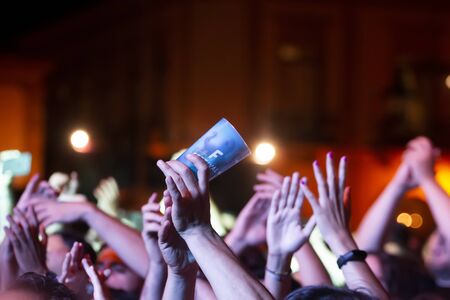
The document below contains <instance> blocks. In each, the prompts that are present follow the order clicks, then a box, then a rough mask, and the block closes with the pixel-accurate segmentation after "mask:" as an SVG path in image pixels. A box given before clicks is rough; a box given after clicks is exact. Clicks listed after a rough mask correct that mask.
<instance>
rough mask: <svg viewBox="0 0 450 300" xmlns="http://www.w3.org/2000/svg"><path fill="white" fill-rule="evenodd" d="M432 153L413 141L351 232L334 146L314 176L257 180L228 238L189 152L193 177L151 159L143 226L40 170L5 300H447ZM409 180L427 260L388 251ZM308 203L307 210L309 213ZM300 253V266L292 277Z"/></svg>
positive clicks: (442, 220) (10, 243)
mask: <svg viewBox="0 0 450 300" xmlns="http://www.w3.org/2000/svg"><path fill="white" fill-rule="evenodd" d="M439 155H440V151H439V149H437V148H435V147H434V146H433V144H432V143H431V141H430V140H429V139H427V138H425V137H418V138H416V139H414V140H412V141H410V142H409V143H408V145H407V146H406V148H405V150H404V154H403V159H402V162H401V164H400V166H399V167H398V170H397V172H396V174H395V176H394V177H393V178H392V179H391V180H390V182H389V184H388V185H387V186H386V188H385V189H384V191H383V192H382V193H381V195H380V196H379V197H378V199H377V200H376V201H375V202H374V204H373V205H372V207H370V208H369V210H368V212H367V214H366V216H365V217H364V219H363V221H362V222H361V224H360V225H359V227H358V228H357V230H356V231H355V232H353V233H351V232H350V230H349V225H348V224H349V216H350V210H351V187H350V186H348V185H347V183H346V176H347V174H346V172H347V164H348V161H349V160H350V159H351V158H347V157H345V156H344V157H341V158H339V159H337V158H335V157H333V153H332V152H329V153H328V154H327V155H326V158H325V160H324V161H320V162H319V161H314V162H312V168H313V172H314V178H306V177H302V176H301V175H300V173H299V172H294V173H293V174H291V175H288V176H282V175H280V174H278V173H276V172H274V171H272V170H266V171H265V172H264V173H261V174H258V175H257V178H256V183H255V186H254V190H255V193H254V195H253V197H252V198H251V199H250V200H249V201H248V202H247V204H246V205H245V207H244V208H243V210H242V211H241V213H240V214H239V216H238V217H237V220H236V223H235V225H234V227H233V228H232V230H231V231H230V232H229V233H228V234H226V235H225V236H219V234H217V233H216V231H215V230H214V229H213V227H212V225H211V215H210V195H209V176H208V171H209V170H208V165H207V164H206V163H205V161H204V160H203V159H202V158H201V157H200V156H197V155H189V156H188V160H189V161H190V162H192V163H193V164H194V166H195V167H196V169H197V173H196V174H194V173H193V172H192V171H191V169H190V168H188V167H187V166H186V165H184V164H183V163H181V162H179V161H176V160H171V161H162V160H160V161H158V162H157V167H158V168H159V169H160V170H161V172H162V173H163V174H164V176H165V186H166V189H165V190H164V192H163V194H162V195H158V194H156V193H154V194H152V195H151V196H150V197H149V199H148V202H147V203H146V204H145V205H144V206H143V207H142V210H141V212H142V231H141V232H140V231H138V230H136V229H135V228H133V227H131V226H129V224H126V223H125V222H123V221H122V220H121V218H120V216H119V215H117V214H113V213H110V211H108V201H106V204H105V202H102V203H99V205H96V204H94V203H92V202H89V201H86V197H83V195H80V194H76V193H75V190H76V188H77V187H76V185H75V186H74V185H72V184H70V182H72V180H70V179H71V178H70V177H71V176H67V177H69V180H62V181H61V180H58V178H60V177H57V178H50V179H49V180H48V181H46V180H42V179H40V178H39V176H37V175H35V176H33V177H32V178H31V180H30V181H29V183H28V184H27V186H26V189H25V191H24V192H23V194H22V195H21V196H20V199H19V200H18V201H17V204H16V205H15V208H14V210H13V213H12V214H11V215H9V216H8V217H7V220H8V223H9V225H8V226H6V227H5V228H4V229H3V230H4V233H5V238H4V239H3V241H1V245H0V289H1V293H0V300H3V299H18V300H21V299H32V300H33V299H36V300H41V299H54V300H57V299H83V300H84V299H95V300H106V299H111V300H112V299H151V300H157V299H158V300H159V299H164V300H169V299H206V300H209V299H219V300H230V299H236V300H240V299H288V300H294V299H450V242H449V241H450V226H449V224H450V223H449V222H450V221H449V220H450V197H449V196H448V195H447V194H446V192H445V191H444V189H443V188H442V187H441V186H440V185H439V183H438V182H437V181H436V179H435V173H434V165H435V161H436V160H437V159H438V158H439ZM300 171H301V170H300ZM416 187H420V188H421V189H422V190H423V192H424V194H425V195H426V199H427V203H428V205H429V208H430V211H431V213H432V216H433V218H434V221H435V222H436V225H437V226H436V230H435V232H434V233H433V234H432V235H431V236H430V237H429V239H428V241H427V243H426V245H425V246H424V250H423V252H422V254H423V255H422V257H419V256H416V257H412V258H411V257H407V258H405V257H401V256H395V255H392V254H389V253H386V251H385V247H384V244H385V241H386V236H387V235H388V234H389V233H390V232H391V231H392V226H393V216H394V213H395V211H396V207H397V206H398V204H399V202H400V200H401V199H402V198H403V196H404V194H405V193H406V192H407V191H408V190H410V189H412V188H416ZM114 188H115V187H114V182H111V180H107V181H105V182H103V184H102V185H101V186H100V187H99V188H98V189H97V190H96V191H95V193H97V194H104V195H106V196H105V197H106V198H108V193H110V190H111V189H112V190H114ZM305 203H309V205H310V206H311V208H312V211H313V214H312V216H311V217H310V218H309V219H308V220H303V219H302V215H303V214H302V213H301V212H302V208H303V207H304V206H305ZM100 204H101V205H100ZM112 211H113V210H112ZM55 224H57V225H58V227H57V228H56V229H53V230H51V228H54V226H56V225H55ZM313 230H318V231H320V235H321V237H322V239H323V241H324V242H325V244H326V245H327V247H328V249H329V250H330V251H331V252H332V253H333V254H334V256H335V258H336V259H335V261H334V262H333V264H336V265H337V266H338V268H339V269H340V270H341V271H342V274H343V277H344V279H345V285H343V286H336V285H334V284H333V283H332V280H331V279H330V275H329V273H328V272H327V269H326V265H324V263H323V262H322V260H321V259H320V258H319V256H318V255H317V253H316V251H315V250H314V248H313V247H312V245H311V243H310V235H311V233H312V232H313ZM94 240H95V241H100V244H99V245H100V246H94V245H93V244H92V243H91V241H94ZM88 241H89V242H88ZM294 259H295V260H296V261H297V263H298V265H299V269H298V272H294V273H292V272H291V262H292V260H294Z"/></svg>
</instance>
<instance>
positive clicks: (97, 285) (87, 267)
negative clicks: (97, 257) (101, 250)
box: [81, 258, 102, 291]
mask: <svg viewBox="0 0 450 300" xmlns="http://www.w3.org/2000/svg"><path fill="white" fill-rule="evenodd" d="M81 264H82V265H83V269H84V271H85V272H86V274H87V275H88V277H89V279H90V280H91V282H92V285H93V286H94V290H97V291H98V290H101V288H102V283H101V281H100V278H99V276H98V274H97V272H96V271H95V269H94V266H93V265H92V263H91V262H90V261H88V259H86V258H83V259H82V260H81Z"/></svg>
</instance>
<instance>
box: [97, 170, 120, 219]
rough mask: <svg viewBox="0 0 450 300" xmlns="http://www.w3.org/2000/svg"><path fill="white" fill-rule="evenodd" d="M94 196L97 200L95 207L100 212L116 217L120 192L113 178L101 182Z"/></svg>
mask: <svg viewBox="0 0 450 300" xmlns="http://www.w3.org/2000/svg"><path fill="white" fill-rule="evenodd" d="M94 196H95V198H97V206H98V207H99V208H100V209H101V210H103V211H104V212H106V213H108V214H110V215H113V216H114V215H117V209H118V207H119V198H120V190H119V185H118V184H117V181H116V180H115V179H114V178H113V177H108V178H106V179H103V180H101V181H100V183H99V184H98V186H97V187H96V188H95V190H94Z"/></svg>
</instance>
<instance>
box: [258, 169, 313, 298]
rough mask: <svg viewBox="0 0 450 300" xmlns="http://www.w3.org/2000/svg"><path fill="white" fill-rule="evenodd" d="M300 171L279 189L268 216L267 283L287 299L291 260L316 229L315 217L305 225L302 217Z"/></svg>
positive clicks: (279, 295)
mask: <svg viewBox="0 0 450 300" xmlns="http://www.w3.org/2000/svg"><path fill="white" fill-rule="evenodd" d="M299 176H300V175H299V174H298V173H294V174H293V176H292V179H291V178H290V177H286V178H285V179H284V181H283V185H282V188H281V191H276V192H275V194H274V196H273V198H272V203H271V206H270V210H269V217H268V220H267V245H268V247H269V253H268V256H267V265H266V273H265V278H264V283H265V285H266V287H267V288H268V290H269V291H270V292H271V294H272V295H273V296H274V298H275V299H284V297H285V296H286V295H287V294H288V293H289V288H290V283H291V276H290V275H291V274H290V264H291V260H292V256H293V254H294V253H295V252H296V251H297V250H298V249H300V248H301V247H302V246H303V245H304V244H305V243H306V242H307V241H308V238H309V235H310V234H311V232H312V230H313V229H314V226H315V222H314V218H313V219H311V220H310V221H309V222H308V223H307V224H306V226H305V228H304V229H302V223H301V219H300V214H301V208H302V204H303V192H301V190H300V186H299Z"/></svg>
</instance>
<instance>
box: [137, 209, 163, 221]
mask: <svg viewBox="0 0 450 300" xmlns="http://www.w3.org/2000/svg"><path fill="white" fill-rule="evenodd" d="M142 217H143V221H144V223H157V224H161V222H162V220H163V216H162V214H161V213H160V212H159V210H158V212H157V213H155V212H147V213H145V214H144V215H143V216H142Z"/></svg>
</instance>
